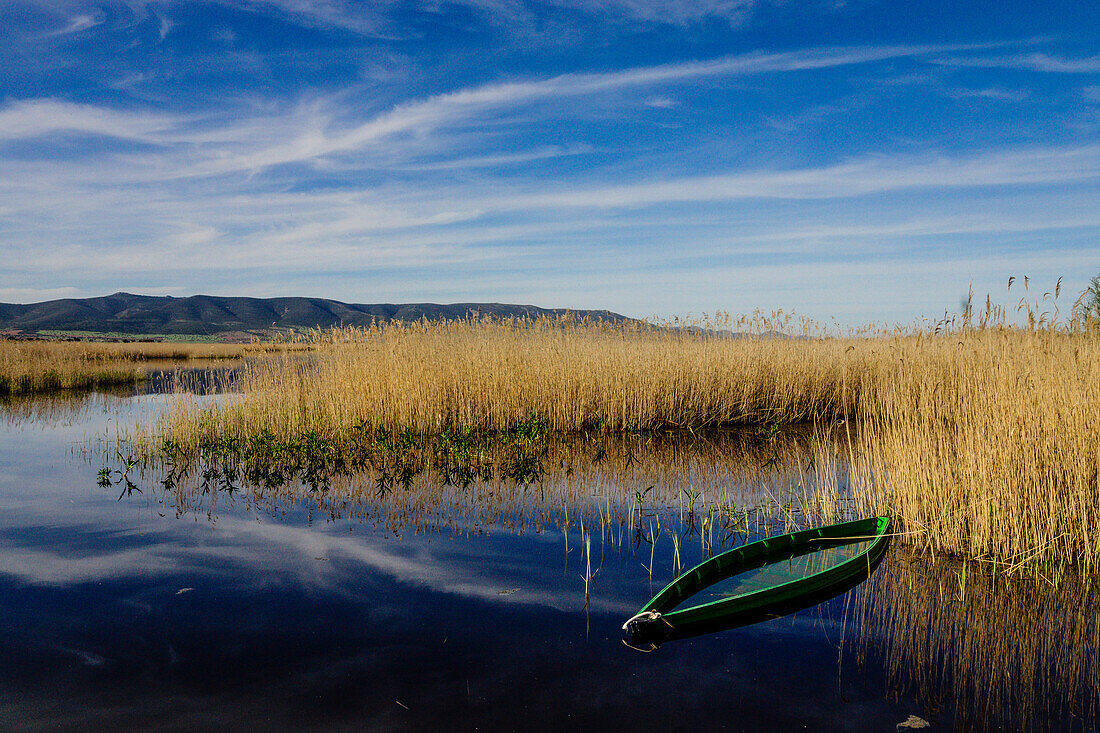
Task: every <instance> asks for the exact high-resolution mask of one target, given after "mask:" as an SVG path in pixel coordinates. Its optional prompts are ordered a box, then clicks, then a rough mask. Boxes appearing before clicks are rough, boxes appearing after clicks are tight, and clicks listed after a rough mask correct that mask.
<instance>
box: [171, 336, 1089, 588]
mask: <svg viewBox="0 0 1100 733" xmlns="http://www.w3.org/2000/svg"><path fill="white" fill-rule="evenodd" d="M309 341H310V345H311V346H312V347H313V350H312V351H311V353H310V354H309V355H308V356H300V355H285V356H282V357H278V356H276V357H269V358H265V359H261V360H255V361H252V362H250V363H246V365H245V367H244V369H243V372H242V374H241V377H240V381H239V382H238V385H239V387H240V388H241V391H242V394H241V395H240V396H239V397H238V398H235V399H232V400H230V401H228V402H226V403H224V404H222V405H220V406H217V407H214V408H210V407H205V408H199V407H194V406H192V405H190V404H189V403H188V402H187V401H186V400H185V399H184V400H181V401H180V402H179V403H177V405H176V407H175V408H174V409H173V410H172V411H171V412H170V414H169V415H168V417H167V418H166V420H165V422H164V423H163V424H162V425H161V426H160V430H161V431H162V432H163V433H164V434H166V435H167V436H169V437H171V438H172V440H174V441H176V442H177V443H178V444H180V445H182V446H197V445H198V444H199V443H200V442H201V441H202V440H210V439H218V438H220V437H224V436H234V437H238V438H242V439H244V438H247V437H248V436H250V435H255V434H257V433H259V432H261V431H265V430H266V431H271V432H272V433H274V434H275V435H278V436H281V437H287V438H289V437H292V436H295V435H300V434H302V433H305V432H309V431H313V432H315V433H316V434H318V435H320V436H332V435H336V434H338V433H339V432H340V431H342V430H347V429H349V428H350V427H351V426H359V429H363V428H364V426H366V427H367V428H386V429H388V430H400V429H405V428H412V429H413V430H416V431H420V432H433V431H438V430H440V429H442V428H444V427H446V426H459V427H475V428H485V429H497V430H499V429H503V428H506V427H507V426H509V425H511V424H514V423H515V422H516V421H519V420H522V419H523V418H525V417H527V416H530V415H532V414H534V415H537V416H539V417H540V418H541V419H542V420H543V421H545V423H546V424H547V426H548V427H549V428H550V429H552V430H557V431H577V430H588V429H593V428H603V429H609V430H650V429H663V428H680V429H690V430H698V429H701V428H706V427H708V426H718V425H730V424H738V423H741V424H745V423H748V424H760V423H770V422H774V421H778V422H779V423H789V422H805V421H810V422H816V423H817V424H818V426H819V429H822V430H825V429H828V430H833V431H837V430H840V431H843V429H844V428H843V423H842V421H844V420H854V421H858V423H859V425H860V434H861V439H860V440H859V441H855V442H853V443H852V448H851V453H850V454H849V455H846V456H843V459H844V460H843V463H844V464H845V465H846V466H848V467H849V468H850V470H851V474H852V475H851V478H852V486H851V492H852V493H853V496H843V497H842V496H836V497H832V498H842V499H844V498H848V499H851V498H854V499H855V501H856V503H857V505H858V507H859V511H861V512H864V513H889V514H891V515H893V516H895V517H896V518H898V519H899V520H900V522H899V524H900V526H901V528H902V529H903V531H904V532H905V533H906V534H905V535H903V537H904V539H906V540H907V541H910V542H913V543H915V544H918V545H921V546H926V547H928V548H930V549H932V550H933V551H937V552H947V553H953V554H960V555H963V556H967V557H975V558H982V559H986V560H991V561H996V562H998V563H1001V564H1003V565H1006V566H1008V567H1016V566H1020V567H1024V566H1026V567H1032V568H1034V567H1044V568H1051V567H1054V566H1056V565H1058V564H1061V563H1066V562H1069V563H1074V564H1078V565H1084V566H1087V567H1092V566H1093V565H1094V564H1095V563H1096V560H1097V557H1098V553H1100V489H1098V483H1097V478H1098V471H1100V388H1098V387H1097V385H1100V333H1098V332H1097V330H1096V329H1095V328H1089V327H1088V326H1087V324H1085V325H1084V326H1080V327H1076V328H1072V329H1067V328H1061V329H1055V328H1050V327H1047V326H1046V325H1042V326H1040V325H1038V324H1034V323H1033V324H1032V325H1031V326H1030V327H1025V328H1010V327H1006V326H1004V325H990V319H986V321H985V325H984V326H983V327H976V328H975V327H970V326H969V325H962V326H959V327H957V328H954V329H952V330H950V331H948V332H944V331H942V330H941V331H940V333H938V334H937V333H934V332H932V333H918V334H916V335H881V334H880V335H877V336H873V337H872V336H860V337H849V338H824V337H808V336H807V337H798V338H775V337H766V336H757V337H748V338H732V337H728V336H722V335H715V334H714V333H699V332H691V331H685V330H672V329H658V328H653V327H649V326H641V325H609V324H591V323H583V322H580V323H578V322H570V321H535V322H531V321H507V322H490V321H461V322H448V323H415V324H404V325H401V324H397V325H390V326H386V327H373V328H366V329H342V330H334V331H329V332H324V333H314V334H312V335H311V336H310V337H309ZM838 425H839V426H840V427H838Z"/></svg>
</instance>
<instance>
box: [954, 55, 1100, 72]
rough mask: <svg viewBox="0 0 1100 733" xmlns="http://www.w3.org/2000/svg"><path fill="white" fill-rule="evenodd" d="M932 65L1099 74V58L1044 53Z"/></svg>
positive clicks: (964, 59)
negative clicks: (1071, 57) (1065, 56)
mask: <svg viewBox="0 0 1100 733" xmlns="http://www.w3.org/2000/svg"><path fill="white" fill-rule="evenodd" d="M934 63H937V64H942V65H944V66H975V67H984V68H1001V69H1023V70H1026V71H1041V72H1046V73H1052V74H1100V56H1086V57H1084V58H1077V59H1070V58H1061V57H1058V56H1051V55H1048V54H1045V53H1025V54H1014V55H1009V56H967V57H952V58H945V59H935V60H934Z"/></svg>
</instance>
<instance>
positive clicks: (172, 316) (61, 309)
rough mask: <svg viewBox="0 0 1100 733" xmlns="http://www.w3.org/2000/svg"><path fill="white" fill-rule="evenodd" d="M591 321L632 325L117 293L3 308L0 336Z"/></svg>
mask: <svg viewBox="0 0 1100 733" xmlns="http://www.w3.org/2000/svg"><path fill="white" fill-rule="evenodd" d="M567 313H568V314H572V315H573V316H576V317H584V316H588V317H590V318H595V319H601V320H605V321H612V322H616V323H617V322H621V321H625V320H629V319H627V318H626V317H624V316H621V315H619V314H617V313H612V312H611V311H605V310H567V309H563V308H539V307H537V306H533V305H512V304H508V303H451V304H448V305H440V304H437V303H404V304H397V303H377V304H373V305H365V304H358V303H341V302H340V301H337V300H328V299H326V298H239V297H221V296H213V295H192V296H188V297H185V298H176V297H172V296H167V295H165V296H152V295H133V294H131V293H115V294H113V295H107V296H104V297H100V298H63V299H60V300H49V301H45V302H42V303H29V304H17V303H0V332H4V333H6V334H8V335H14V334H19V335H33V334H36V333H39V332H43V331H81V332H84V331H89V332H96V333H114V334H134V335H139V334H166V335H168V334H171V335H181V334H194V335H203V336H212V335H220V334H231V333H237V334H246V333H269V332H271V331H285V330H288V329H306V328H316V327H321V328H325V327H329V326H340V325H343V326H366V325H370V324H371V323H386V322H389V321H416V320H419V319H421V318H427V319H428V320H443V319H460V318H466V317H469V316H477V315H489V316H493V317H496V318H507V317H510V316H514V317H529V318H537V317H539V316H550V317H554V316H562V315H565V314H567Z"/></svg>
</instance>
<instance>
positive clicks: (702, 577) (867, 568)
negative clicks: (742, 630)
mask: <svg viewBox="0 0 1100 733" xmlns="http://www.w3.org/2000/svg"><path fill="white" fill-rule="evenodd" d="M889 526H890V519H889V518H888V517H873V518H870V519H861V520H856V521H853V522H843V523H841V524H833V525H828V526H825V527H817V528H814V529H807V530H802V531H799V532H792V533H789V534H784V535H778V536H775V537H769V538H767V539H763V540H758V541H756V542H751V543H749V544H747V545H742V546H741V547H736V548H734V549H732V550H728V551H726V552H723V553H721V554H720V555H715V556H714V557H712V558H709V559H707V560H705V561H703V562H702V563H700V564H699V565H697V566H695V567H694V568H692V569H690V570H688V571H687V572H685V573H683V574H682V575H680V576H679V577H678V578H676V580H674V581H673V582H672V583H670V584H669V585H668V586H666V587H665V588H664V589H663V590H661V592H660V593H658V594H657V595H655V596H654V597H653V598H652V599H651V600H650V601H649V603H647V604H646V605H645V606H643V607H642V609H641V611H640V612H639V614H638V615H636V616H634V617H633V618H632V619H630V620H629V621H627V623H626V624H624V625H623V630H624V631H625V632H626V636H627V642H628V643H630V644H637V643H643V644H644V643H661V642H663V641H668V640H671V639H678V638H685V637H688V636H696V635H698V634H701V633H710V632H712V631H716V630H722V629H728V628H736V627H739V626H746V625H749V624H752V623H757V622H759V621H764V620H767V619H769V618H776V617H778V616H783V615H786V614H788V613H793V612H794V611H797V610H801V609H803V608H808V607H810V606H813V605H817V604H818V603H821V602H822V601H825V600H828V599H829V598H832V597H833V596H835V595H838V594H840V593H843V592H844V591H846V590H848V589H850V588H852V587H855V586H856V585H858V584H859V583H861V582H862V581H863V580H865V579H866V578H867V577H868V576H870V574H871V573H872V572H873V571H874V569H875V567H876V566H877V565H878V563H879V561H881V559H882V557H883V554H884V553H885V551H886V546H887V544H888V541H889V535H888V534H887V532H888V529H889ZM866 540H870V542H869V544H868V545H867V547H865V548H864V549H863V550H862V551H860V552H859V553H858V554H856V555H854V556H853V557H851V558H848V559H846V560H844V561H842V562H840V563H838V564H836V565H833V566H831V567H828V568H825V569H823V570H820V571H818V572H814V573H810V574H808V575H805V576H801V577H797V578H792V579H790V580H787V581H785V582H782V583H778V584H776V585H774V586H772V587H769V588H765V589H762V590H757V591H753V592H749V593H745V594H742V595H738V596H735V597H731V598H725V599H722V600H718V601H711V602H709V603H702V604H698V605H693V606H687V607H683V608H677V607H678V606H681V604H683V602H684V601H686V600H687V599H688V598H690V597H691V596H693V595H695V594H697V593H698V592H699V591H701V590H703V589H704V588H706V587H708V586H711V585H713V584H715V583H717V582H719V581H721V580H724V579H726V578H730V577H732V576H734V575H739V574H741V573H745V572H748V571H750V570H755V569H758V568H763V567H765V566H769V565H775V564H777V563H780V562H783V561H785V560H789V559H792V558H795V557H801V556H805V555H812V554H814V553H819V552H820V551H822V550H826V549H829V548H831V547H839V546H842V545H850V544H853V543H855V542H861V541H866ZM673 609H677V610H673Z"/></svg>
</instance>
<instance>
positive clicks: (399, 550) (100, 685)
mask: <svg viewBox="0 0 1100 733" xmlns="http://www.w3.org/2000/svg"><path fill="white" fill-rule="evenodd" d="M166 399H167V398H166V397H164V396H160V395H135V396H117V395H116V396H109V395H91V396H87V397H85V398H82V399H80V400H76V401H73V400H68V401H66V400H58V399H54V400H52V401H51V400H46V399H39V400H34V401H29V402H28V401H25V402H19V403H15V404H10V405H7V406H3V407H0V410H2V415H0V728H2V729H4V730H67V729H73V730H96V729H111V730H130V729H142V730H150V729H152V730H185V729H208V730H210V729H247V730H281V729H309V730H388V729H396V730H409V729H429V730H438V729H445V730H558V731H561V730H588V729H596V728H597V727H598V729H600V730H620V729H622V730H632V731H637V730H695V729H699V728H704V727H705V728H706V729H711V730H713V729H719V730H802V729H808V730H859V731H867V730H895V728H896V726H897V724H899V723H901V722H903V721H906V720H907V719H909V718H910V716H919V717H920V718H922V719H926V720H928V721H930V722H931V724H932V726H933V729H951V728H952V727H959V728H996V727H1001V728H1005V729H1012V728H1015V727H1019V726H1021V725H1023V724H1028V725H1030V726H1032V727H1040V728H1054V729H1071V730H1072V729H1082V730H1084V729H1092V728H1093V727H1094V724H1095V719H1094V718H1090V717H1089V716H1090V715H1091V714H1092V711H1093V710H1094V708H1093V707H1092V706H1093V705H1094V704H1095V703H1094V698H1095V690H1096V686H1095V684H1094V683H1095V681H1096V677H1095V656H1096V648H1097V647H1096V636H1097V626H1096V611H1095V604H1094V603H1093V601H1092V596H1091V595H1088V596H1079V597H1078V596H1072V594H1071V592H1070V591H1069V590H1067V589H1062V590H1059V591H1058V592H1056V593H1053V592H1048V591H1045V590H1043V588H1042V586H1041V585H1039V584H1034V583H1023V582H1019V581H1017V582H1016V583H1015V584H1013V583H1008V582H1006V581H998V582H999V583H1000V585H999V586H998V590H997V591H993V590H992V589H991V588H989V587H988V586H987V585H983V584H982V583H983V582H985V581H983V580H982V579H980V578H979V579H978V580H973V579H971V580H970V581H969V582H970V585H968V586H966V588H965V590H960V589H959V588H958V587H952V586H951V583H952V582H954V583H955V585H956V586H958V580H957V578H958V574H957V570H956V569H954V566H952V565H950V564H947V563H944V562H940V563H938V564H933V563H930V562H929V561H928V560H927V559H924V558H914V557H912V556H910V555H907V554H904V553H901V552H900V551H898V549H897V548H895V550H894V551H892V552H891V553H889V554H888V557H887V559H886V561H885V562H884V563H883V564H882V566H880V567H879V569H878V570H877V571H876V573H875V575H874V576H873V577H872V579H871V580H870V581H869V582H868V583H866V584H864V585H863V586H861V587H860V588H857V589H856V590H853V591H851V592H849V593H847V594H844V595H842V596H840V597H838V598H835V599H833V600H832V601H830V602H827V603H825V604H822V605H820V606H817V607H814V608H812V609H809V610H806V611H802V612H799V613H797V614H794V615H792V616H787V617H784V618H781V619H776V620H773V621H768V622H765V623H761V624H757V625H754V626H750V627H745V628H740V629H734V630H730V631H725V632H722V633H718V634H713V635H709V636H705V637H698V638H694V639H688V640H682V641H676V642H670V643H668V644H666V645H664V646H662V647H661V648H659V649H658V650H657V651H655V652H653V653H649V654H642V653H639V652H636V651H633V650H631V649H629V648H627V647H625V646H624V645H623V644H622V642H621V632H620V625H621V624H622V622H623V621H624V620H625V619H626V618H627V617H628V616H630V615H632V614H633V613H634V612H635V611H636V610H637V609H638V608H639V607H640V606H641V605H642V604H643V603H644V602H645V601H647V600H648V599H649V598H650V596H651V595H652V594H653V593H654V592H655V591H656V590H659V589H660V588H661V587H662V586H663V585H664V584H665V583H667V582H668V581H669V580H671V579H672V578H673V577H674V576H675V572H676V570H677V568H678V567H683V566H690V565H691V564H694V563H695V562H697V561H698V560H699V559H700V558H702V557H703V556H704V554H705V553H707V552H712V551H718V550H720V549H725V547H727V546H733V544H736V543H739V542H741V541H744V540H746V539H751V538H752V537H753V536H754V531H755V530H759V529H760V528H759V527H756V526H755V525H753V526H750V524H748V523H746V524H745V525H744V528H745V529H746V530H748V531H736V532H734V531H726V532H725V534H723V531H724V530H723V529H722V527H718V528H717V529H716V527H715V523H714V521H713V518H712V521H711V523H710V524H709V525H707V524H704V523H703V522H702V521H701V520H700V518H698V517H695V516H694V515H692V514H691V513H690V512H688V513H687V514H686V515H685V510H684V500H683V498H682V497H683V496H685V495H686V494H685V493H684V492H698V493H700V494H704V495H706V496H708V497H711V498H713V497H714V496H715V495H716V494H717V492H718V491H720V488H719V487H724V488H726V489H727V490H729V491H732V492H733V493H732V494H727V497H726V498H727V500H729V501H730V502H735V501H736V502H745V503H748V502H749V500H750V499H751V498H752V496H754V492H756V493H757V494H759V493H760V492H761V491H763V492H764V493H765V494H767V495H768V496H770V497H771V498H773V499H774V498H775V494H776V493H777V492H778V489H777V486H779V485H780V484H781V483H782V482H783V481H787V480H788V479H789V476H788V474H789V470H790V469H789V468H788V469H783V468H782V466H783V465H786V466H788V467H789V466H795V467H796V468H795V469H794V470H796V471H801V470H803V469H802V465H804V464H802V463H801V462H799V461H797V460H793V459H790V460H788V458H787V456H786V454H785V453H784V455H783V457H784V460H783V461H782V462H781V465H780V466H778V467H777V466H775V465H774V464H775V461H769V460H768V455H769V454H771V455H773V456H774V455H780V453H781V452H777V451H776V450H775V449H774V447H772V446H756V447H753V443H752V440H747V442H746V439H744V438H742V437H727V438H714V439H712V440H708V441H706V442H705V443H689V444H676V445H671V444H670V445H661V444H658V445H652V443H651V444H650V445H649V447H648V448H646V449H644V450H643V449H641V448H638V447H633V448H629V449H628V450H627V451H626V452H625V454H624V451H623V450H622V449H621V447H620V448H617V449H614V450H610V451H607V453H606V454H602V455H601V454H597V455H595V456H590V457H588V458H585V457H584V456H581V457H578V458H574V459H570V460H569V461H562V460H558V462H557V463H556V464H555V466H556V468H555V469H554V470H549V471H548V472H547V474H546V475H545V476H544V477H543V480H542V481H541V482H539V483H535V484H532V485H530V486H527V487H523V486H515V485H511V484H509V483H508V482H506V481H505V482H489V483H487V484H483V485H475V486H472V487H467V488H465V489H458V488H456V487H441V486H439V484H438V482H435V483H434V484H433V483H432V481H430V480H429V479H427V478H425V479H423V485H421V484H419V483H418V484H415V485H413V486H411V487H409V490H408V491H406V492H404V493H402V492H391V493H390V494H388V495H385V496H381V497H380V496H378V494H377V492H375V491H374V483H372V481H371V480H370V479H369V478H366V479H363V480H361V481H357V480H355V479H348V480H347V481H343V482H336V483H335V484H334V485H333V486H332V488H331V489H329V490H328V491H327V492H310V491H308V490H307V489H305V488H304V487H301V486H294V487H285V488H283V489H271V490H269V491H261V490H258V489H254V488H253V489H250V488H249V487H235V489H236V490H233V491H226V490H225V489H224V487H223V488H220V489H219V488H217V487H216V486H213V487H212V486H206V487H205V490H204V488H203V486H202V485H201V484H200V482H199V481H198V479H197V478H196V479H195V480H194V481H193V482H192V483H190V484H186V485H184V486H183V487H182V488H175V489H165V488H164V487H163V486H161V485H160V484H159V483H158V480H157V479H158V474H157V471H156V470H155V469H152V468H150V469H149V470H148V471H146V472H145V473H144V474H142V473H141V472H140V471H138V470H137V469H135V470H134V471H133V472H132V479H133V484H134V487H136V490H135V489H131V490H130V491H129V493H128V494H126V493H125V492H123V495H122V496H121V497H120V496H119V494H120V490H121V489H120V487H121V488H125V484H117V485H112V486H110V487H107V488H103V487H100V486H97V483H96V475H97V471H98V470H99V469H100V468H101V467H102V466H103V465H104V461H105V460H107V461H108V462H109V461H110V460H115V461H117V457H113V458H112V457H111V456H106V457H105V456H104V455H102V453H101V452H100V451H98V450H97V449H95V448H94V447H93V448H92V449H90V450H89V449H88V446H89V445H93V446H94V444H95V442H96V439H97V438H104V439H106V440H108V441H111V440H113V438H114V436H115V435H116V433H117V432H118V431H119V430H120V429H122V428H123V427H125V426H126V425H129V424H133V423H134V422H135V421H138V420H143V419H151V418H153V417H155V415H156V414H157V412H158V410H161V409H163V406H164V404H165V401H166ZM795 442H797V441H795ZM788 449H790V450H792V451H793V450H796V449H797V445H794V446H793V447H792V446H785V447H784V451H787V450H788ZM754 451H755V452H754ZM624 455H625V456H626V457H625V458H624ZM739 456H740V458H738V457H739ZM762 457H763V460H762ZM739 461H740V462H741V463H743V464H744V465H738V462H739ZM769 463H770V464H772V465H771V466H770V467H768V468H767V469H762V468H760V466H764V465H767V464H769ZM750 469H751V470H750ZM785 470H786V471H787V473H784V471H785ZM418 481H420V479H418ZM433 486H434V489H433ZM648 486H653V487H654V488H653V489H651V490H648V491H647V490H646V489H647V487H648ZM636 491H637V492H644V506H645V508H644V510H642V511H640V512H637V514H635V515H633V518H631V519H629V520H628V519H624V517H623V512H624V511H625V510H624V507H627V508H629V506H631V504H630V502H632V501H635V499H634V497H635V492H636ZM433 497H434V498H433ZM782 503H783V502H782V501H780V502H779V504H782ZM788 511H790V509H788ZM658 523H659V524H658ZM726 526H727V530H728V526H729V523H728V522H727V525H726ZM673 536H675V537H676V538H677V539H676V541H675V542H674V541H673V539H672V538H673ZM585 539H587V540H588V541H589V545H588V546H589V547H590V549H589V550H587V551H586V543H585ZM650 543H653V544H650ZM677 556H679V564H678V563H677ZM586 574H588V575H589V580H588V590H589V593H588V597H587V602H586V595H585V586H586V583H585V580H584V577H583V576H584V575H586ZM972 575H973V574H972ZM1036 613H1038V614H1039V615H1040V616H1041V618H1042V620H1041V622H1039V623H1036V622H1034V620H1033V617H1034V616H1035V615H1036ZM1059 650H1061V652H1062V654H1061V655H1059ZM1065 652H1070V653H1071V654H1072V656H1073V658H1074V659H1075V660H1076V661H1075V662H1072V663H1067V662H1066V661H1065V659H1062V658H1061V657H1065V656H1067V655H1066V654H1065ZM1021 660H1023V661H1021ZM1009 665H1011V666H1010V667H1009ZM1028 665H1031V667H1033V669H1031V668H1029V666H1028ZM1006 667H1007V668H1010V669H1011V674H1008V675H1007V677H1006V679H1004V680H1001V681H999V680H1000V678H999V677H998V676H997V675H1002V676H1004V674H1005V673H1004V671H1003V670H1004V669H1006ZM991 670H1001V671H1000V672H996V671H991ZM1028 674H1034V675H1035V677H1036V679H1040V678H1041V680H1042V682H1041V684H1042V685H1044V686H1043V687H1041V688H1037V687H1036V686H1035V685H1028V684H1026V682H1023V681H1021V679H1020V678H1026V676H1027V675H1028ZM1082 715H1084V716H1085V717H1084V718H1082V717H1081V716H1082Z"/></svg>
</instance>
